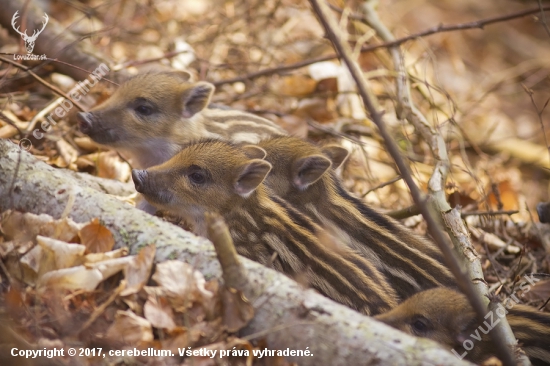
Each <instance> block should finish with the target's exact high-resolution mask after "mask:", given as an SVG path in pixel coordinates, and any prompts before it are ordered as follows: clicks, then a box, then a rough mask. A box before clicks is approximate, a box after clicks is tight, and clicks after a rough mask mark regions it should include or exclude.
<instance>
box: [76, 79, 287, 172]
mask: <svg viewBox="0 0 550 366" xmlns="http://www.w3.org/2000/svg"><path fill="white" fill-rule="evenodd" d="M188 79H189V74H187V73H185V72H178V71H174V72H158V73H146V74H140V75H136V76H134V77H133V78H131V79H129V80H128V81H126V82H125V83H124V84H123V85H121V86H120V87H119V88H118V90H117V91H116V92H115V93H114V94H113V95H112V96H111V98H109V99H108V100H107V101H105V102H104V103H103V104H101V105H99V106H97V107H95V108H93V109H92V110H91V111H90V112H88V113H79V114H78V117H77V118H78V120H79V125H80V128H81V130H82V131H83V132H85V133H86V134H88V135H89V136H90V137H91V138H92V139H93V140H94V141H96V142H98V143H100V144H103V145H107V146H109V147H112V148H115V149H117V150H118V151H120V152H121V153H123V155H125V156H127V157H128V158H129V159H130V160H131V161H132V165H133V166H134V167H136V168H140V169H145V168H148V167H150V166H154V165H158V164H162V163H164V162H165V161H166V160H168V159H170V158H171V157H172V156H174V155H175V154H176V153H177V152H178V151H179V150H180V149H181V147H182V146H183V145H184V144H186V143H188V142H190V141H193V140H197V139H200V138H219V139H224V140H229V141H233V142H237V143H239V142H248V143H257V142H259V141H260V140H261V139H265V138H269V137H272V136H280V135H285V134H286V133H285V131H284V130H283V129H282V128H281V127H279V126H277V125H276V124H274V123H273V122H271V121H269V120H267V119H265V118H261V117H258V116H255V115H253V114H250V113H245V112H242V111H238V110H231V109H223V108H217V107H214V108H207V106H208V104H209V103H210V99H211V96H212V94H213V92H214V86H213V85H212V84H210V83H207V82H198V83H190V82H189V81H188Z"/></svg>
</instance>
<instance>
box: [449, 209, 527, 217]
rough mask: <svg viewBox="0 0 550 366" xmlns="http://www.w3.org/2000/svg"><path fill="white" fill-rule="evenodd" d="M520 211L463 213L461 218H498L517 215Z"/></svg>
mask: <svg viewBox="0 0 550 366" xmlns="http://www.w3.org/2000/svg"><path fill="white" fill-rule="evenodd" d="M518 212H519V211H518V210H500V211H472V212H461V213H460V216H462V217H468V216H497V215H513V214H517V213H518Z"/></svg>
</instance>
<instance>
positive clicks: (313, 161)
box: [292, 155, 332, 190]
mask: <svg viewBox="0 0 550 366" xmlns="http://www.w3.org/2000/svg"><path fill="white" fill-rule="evenodd" d="M331 165H332V163H331V162H330V160H329V159H328V158H327V157H325V156H323V155H311V156H308V157H305V158H301V159H298V160H297V161H296V162H295V163H294V169H293V173H292V181H293V183H294V185H295V186H296V188H298V189H300V190H304V189H306V188H307V187H309V186H310V185H312V184H313V183H315V182H317V181H318V180H319V179H320V178H321V177H322V176H323V174H325V173H326V171H327V170H329V169H330V167H331Z"/></svg>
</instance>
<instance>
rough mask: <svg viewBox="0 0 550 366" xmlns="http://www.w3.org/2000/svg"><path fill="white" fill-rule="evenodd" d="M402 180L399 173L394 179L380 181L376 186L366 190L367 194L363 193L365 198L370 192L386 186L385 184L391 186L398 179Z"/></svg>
mask: <svg viewBox="0 0 550 366" xmlns="http://www.w3.org/2000/svg"><path fill="white" fill-rule="evenodd" d="M400 180H401V176H400V175H398V176H397V177H395V178H393V179H390V180H389V181H387V182H383V183H380V184H379V185H377V186H376V187H373V188H371V189H369V190H368V191H366V192H365V194H364V195H363V198H365V197H366V196H367V195H368V194H369V193H371V192H374V191H376V190H377V189H380V188H384V187H385V186H389V185H390V184H393V183H395V182H397V181H400Z"/></svg>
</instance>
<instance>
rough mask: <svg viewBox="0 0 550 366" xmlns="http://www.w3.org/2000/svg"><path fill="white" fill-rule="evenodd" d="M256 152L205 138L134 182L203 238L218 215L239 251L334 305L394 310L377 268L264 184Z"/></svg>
mask: <svg viewBox="0 0 550 366" xmlns="http://www.w3.org/2000/svg"><path fill="white" fill-rule="evenodd" d="M249 149H250V147H249ZM252 149H254V148H252ZM255 149H256V151H258V150H259V149H257V148H255ZM247 154H248V155H247ZM254 154H255V153H254V152H252V153H250V151H248V152H247V150H246V148H239V147H237V146H235V145H232V144H230V143H227V142H222V141H216V140H203V141H200V142H198V143H195V144H190V145H188V146H186V147H184V148H183V150H182V151H181V152H180V153H178V154H177V155H176V156H174V157H173V158H172V159H170V160H169V161H168V162H166V163H164V164H162V165H160V166H156V167H153V168H150V169H148V170H147V171H143V170H142V171H138V170H134V171H133V177H134V182H136V189H137V190H138V191H139V192H140V193H142V194H143V195H144V196H145V197H146V199H147V200H148V201H149V202H150V203H151V204H153V205H155V206H156V207H157V208H159V209H162V210H166V211H168V212H170V213H173V214H175V215H178V216H184V217H186V218H187V220H189V221H190V222H193V223H195V231H196V232H197V233H198V234H200V235H205V233H206V228H205V227H203V226H202V225H203V223H204V220H203V215H204V213H205V212H207V211H213V212H219V213H220V214H221V215H222V216H223V218H224V219H225V221H226V223H227V225H228V227H229V231H230V233H231V237H232V238H233V241H234V244H235V247H236V248H237V251H238V253H239V254H241V255H243V256H245V257H248V258H250V259H252V260H255V261H257V262H259V263H262V264H264V265H268V266H272V267H274V268H275V269H276V270H278V271H280V272H283V273H285V274H287V275H288V276H290V277H294V278H296V277H298V278H305V279H306V281H307V283H308V284H309V285H311V286H312V287H313V288H315V289H316V290H318V291H319V292H321V293H322V294H324V295H325V296H327V297H330V298H332V299H333V300H335V301H338V302H340V303H342V304H344V305H347V306H349V307H351V308H354V309H356V310H358V311H360V312H362V313H365V314H377V313H380V312H383V311H386V310H389V309H390V308H392V307H394V306H396V305H397V300H396V299H397V297H396V295H395V293H394V292H393V289H392V288H391V286H389V285H388V283H387V282H386V280H385V278H384V276H383V275H381V274H380V273H379V271H378V270H377V269H376V268H375V267H374V266H372V265H371V264H370V263H369V262H368V261H366V260H364V259H363V258H362V257H360V256H359V255H357V254H356V253H355V252H353V251H351V250H349V249H348V248H347V247H340V248H339V247H338V246H337V245H336V244H334V243H333V242H332V241H331V237H330V236H329V235H328V234H327V233H325V232H324V231H323V230H322V229H321V227H319V226H318V225H317V224H315V223H314V222H312V221H311V220H309V219H308V218H307V217H306V216H304V215H303V214H301V213H300V212H298V211H297V210H295V209H294V208H293V207H292V206H291V205H289V204H288V203H287V202H286V201H284V200H283V199H281V198H279V197H277V196H275V195H273V193H272V192H271V191H270V190H269V189H268V188H267V187H265V186H264V185H263V183H262V181H263V180H264V178H265V176H266V175H267V174H268V173H269V170H270V169H271V164H269V163H268V162H266V161H265V160H261V159H251V158H250V156H251V155H254ZM260 155H262V156H263V154H261V153H260ZM197 181H201V183H197Z"/></svg>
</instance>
